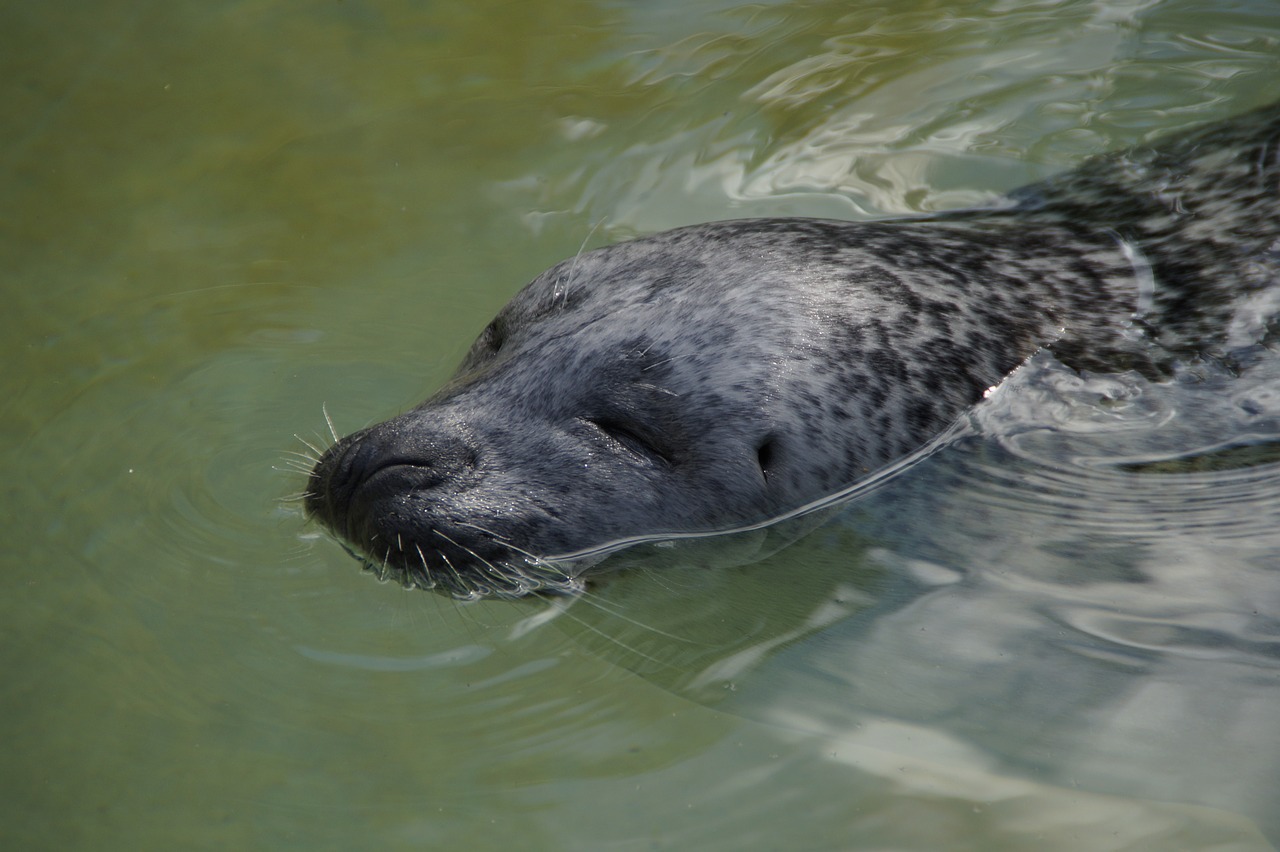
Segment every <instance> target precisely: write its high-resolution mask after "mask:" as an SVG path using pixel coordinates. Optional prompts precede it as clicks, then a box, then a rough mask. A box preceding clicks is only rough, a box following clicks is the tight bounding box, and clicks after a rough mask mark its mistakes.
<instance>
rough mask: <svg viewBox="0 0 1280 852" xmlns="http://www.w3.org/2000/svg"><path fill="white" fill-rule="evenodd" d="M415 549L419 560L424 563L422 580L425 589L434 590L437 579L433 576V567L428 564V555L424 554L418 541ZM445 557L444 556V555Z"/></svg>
mask: <svg viewBox="0 0 1280 852" xmlns="http://www.w3.org/2000/svg"><path fill="white" fill-rule="evenodd" d="M413 549H414V550H416V551H418V559H419V560H420V561H421V562H422V578H423V583H424V585H423V586H422V588H424V589H434V588H435V587H436V578H435V577H433V576H432V575H431V566H430V565H429V564H427V554H425V553H423V552H422V545H420V544H418V543H417V542H416V541H415V542H414V543H413ZM442 555H443V554H442Z"/></svg>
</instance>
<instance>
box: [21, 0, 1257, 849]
mask: <svg viewBox="0 0 1280 852" xmlns="http://www.w3.org/2000/svg"><path fill="white" fill-rule="evenodd" d="M0 24H2V25H0V63H3V66H4V71H5V74H4V80H5V84H4V85H3V87H0V110H2V111H3V113H2V114H3V116H4V119H5V120H4V122H3V124H0V127H2V128H3V130H0V133H3V145H2V146H0V165H2V166H3V171H2V172H0V200H2V201H3V209H4V210H5V211H6V213H5V214H4V216H3V217H2V218H0V261H2V263H0V269H2V270H3V275H4V278H3V281H4V285H5V293H6V296H7V298H8V310H7V311H5V312H4V313H3V315H0V325H2V326H3V333H2V334H0V348H2V351H3V357H4V363H5V365H6V367H7V369H6V370H5V371H4V374H3V377H0V383H2V384H0V392H3V396H4V398H5V400H6V404H5V406H4V408H3V411H2V412H0V429H3V434H4V435H5V437H6V439H7V440H6V441H5V447H6V449H5V451H4V457H3V464H4V470H5V474H6V475H5V477H4V482H5V485H4V487H3V489H0V501H2V502H3V505H4V506H5V508H6V512H5V514H6V517H8V518H9V519H10V520H9V525H8V536H7V544H6V547H5V548H4V554H5V557H4V558H5V564H6V567H7V570H6V571H5V572H4V576H5V580H4V583H5V592H4V594H3V596H0V624H3V625H4V627H5V634H4V635H5V641H4V643H3V648H4V654H5V665H6V672H7V677H6V679H5V686H4V687H3V689H0V702H2V703H0V718H3V720H4V721H5V723H6V729H7V732H8V737H7V746H6V754H5V759H4V761H3V766H4V768H3V770H0V785H3V793H4V795H3V796H0V802H3V804H0V837H3V838H4V841H5V842H4V845H5V846H6V847H7V848H26V849H34V848H48V849H66V848H95V849H116V848H119V849H126V848H127V849H140V848H144V849H150V848H166V849H168V848H232V847H234V848H271V849H284V848H306V849H330V848H332V849H346V848H357V847H372V848H391V849H394V848H405V849H410V848H414V849H418V848H468V849H509V848H523V849H600V848H620V849H629V848H677V849H685V848H697V849H734V850H738V849H744V848H788V849H793V848H812V849H856V848H895V849H922V850H926V849H928V850H934V849H982V850H993V849H1057V848H1060V849H1081V848H1089V849H1138V848H1152V849H1168V848H1223V849H1258V848H1268V845H1267V843H1266V841H1265V840H1264V839H1263V833H1265V834H1266V836H1267V837H1269V838H1270V841H1271V843H1272V844H1274V843H1276V842H1277V840H1278V838H1280V824H1277V822H1276V816H1275V814H1276V812H1277V809H1276V808H1275V807H1274V803H1275V802H1276V801H1277V800H1280V795H1277V791H1280V777H1277V776H1278V775H1280V747H1277V745H1276V741H1277V738H1276V736H1275V734H1276V732H1277V730H1280V719H1277V714H1280V711H1278V710H1277V709H1276V708H1277V707H1280V627H1278V625H1277V620H1276V619H1277V613H1280V576H1277V565H1280V539H1278V538H1277V530H1278V529H1280V523H1277V521H1280V460H1278V459H1277V454H1276V452H1275V449H1274V448H1275V446H1276V442H1277V440H1280V438H1278V436H1280V390H1278V388H1280V381H1278V380H1277V375H1278V374H1280V373H1278V371H1277V367H1276V364H1275V361H1274V358H1269V357H1268V356H1266V355H1265V353H1260V354H1259V356H1258V361H1257V363H1256V364H1255V365H1254V366H1253V367H1252V368H1251V369H1250V370H1249V371H1247V373H1246V374H1245V375H1244V376H1241V377H1232V376H1226V375H1223V374H1221V373H1220V372H1217V371H1215V370H1213V369H1212V365H1209V366H1208V367H1206V368H1205V369H1204V370H1202V371H1201V372H1200V373H1193V374H1188V375H1186V376H1184V377H1183V378H1182V379H1180V380H1179V381H1178V382H1174V383H1170V384H1167V385H1159V386H1156V385H1150V384H1149V383H1144V382H1142V381H1141V380H1139V379H1136V378H1134V377H1131V376H1120V377H1084V378H1081V377H1075V376H1071V375H1066V374H1063V373H1062V372H1061V371H1059V370H1057V369H1055V367H1054V365H1052V364H1042V363H1033V364H1031V365H1028V366H1029V369H1028V370H1026V371H1025V372H1024V373H1023V374H1021V375H1020V376H1019V377H1017V378H1016V379H1015V381H1014V382H1012V383H1011V384H1010V385H1009V386H1007V387H1005V388H1002V390H1001V392H1000V393H999V394H997V396H996V397H995V398H993V399H992V400H991V401H990V404H989V405H987V406H984V407H983V408H982V409H981V410H980V411H979V412H977V413H975V415H974V421H973V423H972V424H971V433H970V434H969V436H968V437H966V438H964V439H962V440H960V441H958V442H956V443H955V444H953V445H952V446H950V447H948V448H946V449H945V450H943V451H942V452H940V453H938V454H936V455H934V456H931V457H930V458H929V459H927V460H926V461H924V462H922V463H921V464H920V465H917V466H915V467H912V468H911V469H909V470H908V471H907V472H906V473H904V474H902V475H900V476H898V477H895V478H894V479H892V480H891V481H890V482H889V483H888V484H886V485H885V486H884V487H882V488H880V489H878V490H876V491H874V492H873V493H871V494H869V495H867V496H865V497H864V498H863V499H860V500H858V501H856V502H855V503H852V504H850V505H849V506H847V507H846V508H845V509H843V510H842V511H841V512H840V513H838V514H837V515H836V516H834V517H833V518H831V519H830V521H829V522H828V524H827V525H825V526H824V527H822V528H821V529H820V530H818V531H817V532H815V533H813V534H811V535H809V536H807V537H805V538H803V539H802V540H801V541H799V542H798V543H796V544H795V545H794V546H792V547H789V548H785V549H782V550H780V551H778V552H775V553H772V554H771V555H766V553H765V552H762V551H755V550H753V548H754V547H757V546H759V544H760V543H759V542H756V541H751V540H743V539H737V540H731V541H723V542H714V541H713V542H708V543H707V546H706V547H705V548H703V549H701V550H687V549H686V550H682V549H679V548H677V549H675V550H674V551H672V552H671V553H663V552H653V553H641V554H638V555H637V556H636V558H635V569H636V570H633V571H630V572H626V573H623V574H619V575H618V576H617V577H616V578H615V579H614V580H612V581H611V582H609V583H607V584H605V585H603V586H602V587H601V588H600V589H599V590H597V591H596V592H594V593H593V594H592V595H590V596H588V597H587V598H585V599H583V600H580V601H577V602H575V603H573V604H571V605H570V606H569V607H567V608H563V607H559V606H552V605H549V604H547V603H545V602H539V601H530V602H521V603H509V602H484V603H479V604H474V605H468V606H461V605H458V604H456V603H454V602H451V601H448V600H444V599H441V598H437V597H433V596H430V595H425V594H421V593H405V592H402V591H401V590H399V589H397V588H396V587H394V586H391V585H383V584H379V583H377V582H376V581H374V580H373V578H372V577H371V576H369V575H368V574H362V573H361V572H360V571H358V569H357V567H356V565H355V564H354V563H353V562H352V561H351V560H350V559H349V558H348V557H347V556H346V555H345V554H343V553H342V552H341V551H340V550H339V549H338V548H337V547H336V546H335V545H334V544H333V543H332V542H329V541H327V540H325V539H323V538H321V537H319V536H318V535H317V531H316V530H315V529H314V527H311V526H308V525H307V524H306V523H305V522H304V519H303V518H302V517H301V516H300V513H299V511H298V506H297V504H296V502H291V501H289V500H287V499H282V498H287V497H288V496H289V495H293V494H296V493H297V492H299V491H300V490H301V488H302V487H303V480H302V478H301V476H300V475H298V474H297V473H296V472H294V471H293V470H292V469H291V468H290V466H289V462H288V459H289V456H288V453H289V452H290V451H305V449H304V446H303V444H302V443H301V442H299V441H298V440H297V439H295V438H294V434H295V433H297V434H299V435H301V436H302V437H303V438H305V439H306V440H308V441H312V442H315V441H320V442H323V441H325V440H327V438H326V433H327V427H326V425H325V419H324V415H323V413H322V407H324V408H327V410H328V412H329V414H330V416H331V417H332V419H333V420H334V422H335V424H336V425H337V427H338V428H339V429H341V430H344V431H348V430H352V429H355V428H358V427H360V426H362V425H365V424H366V423H368V422H371V421H373V420H376V419H382V418H384V417H386V416H389V415H391V414H394V413H396V412H397V411H400V410H403V409H404V408H407V407H408V406H410V405H412V404H413V403H414V402H416V401H417V400H419V399H420V398H422V397H423V396H425V394H426V393H427V392H429V391H430V390H431V389H433V388H434V387H435V386H437V385H438V384H439V383H440V382H442V381H443V380H444V379H445V378H447V376H448V375H449V373H450V372H451V370H452V367H453V366H454V364H455V363H456V362H457V360H458V359H459V358H460V356H461V354H462V353H463V352H464V351H465V349H466V347H467V346H468V344H469V343H470V340H471V339H472V337H473V336H474V335H475V334H476V333H477V332H478V331H479V330H480V329H481V328H482V327H483V326H484V324H485V323H486V322H487V321H488V319H489V318H490V316H491V315H492V314H493V313H494V312H495V311H496V309H497V308H498V307H499V306H500V305H501V304H502V303H503V302H505V301H506V299H507V298H509V296H510V295H511V294H512V293H514V292H515V290H516V289H517V288H518V287H519V286H520V285H521V284H523V283H524V282H525V281H527V280H528V279H530V278H532V277H533V276H534V275H535V274H537V273H538V272H539V271H541V270H542V269H543V268H545V267H546V266H548V265H549V264H551V263H552V262H554V261H556V260H559V259H560V258H562V257H565V256H568V255H571V254H573V253H574V252H576V251H578V250H579V249H580V248H581V247H583V246H584V245H588V246H590V245H599V244H604V243H607V242H610V241H613V240H616V239H621V238H624V237H627V236H630V235H633V234H639V233H647V232H650V231H653V230H658V229H662V228H668V227H673V226H676V225H681V224H686V223H690V222H696V221H704V220H708V219H716V218H728V217H735V216H756V215H816V216H839V217H850V218H854V217H856V218H862V217H869V216H876V215H894V214H901V213H913V212H921V211H932V210H941V209H951V208H956V207H964V206H970V205H975V204H982V203H986V202H988V201H990V200H991V199H993V198H995V197H996V196H997V195H998V193H1000V192H1002V191H1005V190H1007V189H1010V188H1012V187H1015V186H1018V185H1020V184H1022V183H1025V182H1027V181H1030V180H1034V179H1038V178H1040V177H1043V176H1045V175H1048V174H1051V173H1054V172H1056V171H1059V170H1062V169H1065V168H1067V167H1070V166H1071V165H1073V164H1075V163H1077V162H1079V161H1080V160H1081V159H1082V158H1083V157H1085V156H1087V155H1089V154H1091V153H1095V152H1099V151H1103V150H1108V149H1111V148H1114V147H1118V146H1122V145H1126V144H1132V143H1140V142H1143V141H1146V140H1148V139H1152V138H1156V137H1158V136H1159V135H1160V134H1162V133H1164V132H1167V131H1168V130H1170V129H1171V128H1177V127H1181V126H1184V125H1186V124H1189V123H1193V122H1198V121H1205V120H1212V119H1216V118H1223V117H1227V116H1230V115H1232V114H1235V113H1237V112H1240V111H1243V110H1244V109H1247V108H1249V107H1252V106H1255V105H1259V104H1262V103H1266V102H1269V101H1271V100H1275V99H1276V98H1277V97H1280V58H1278V57H1280V10H1277V9H1276V8H1275V6H1274V4H1273V3H1270V2H1266V0H1254V2H1247V0H1240V2H1233V3H1227V4H1224V3H1220V2H1213V3H1211V2H1206V1H1205V0H1199V2H1192V1H1191V0H1181V1H1180V2H1179V1H1178V0H1131V2H1102V0H1098V2H1036V3H1024V2H1003V0H985V2H976V1H975V2H965V3H954V2H947V3H942V2H934V0H912V1H911V2H904V1H903V0H898V2H895V3H893V4H889V5H884V6H882V5H880V4H848V3H834V2H832V3H823V2H815V3H751V4H747V3H735V2H726V0H697V2H687V0H686V2H680V3H674V2H664V3H629V2H617V1H616V0H615V2H607V0H592V2H585V1H584V2H573V1H572V0H570V2H564V0H560V2H541V0H535V1H534V2H524V3H518V4H510V3H494V2H485V0H481V2H469V3H465V4H464V3H452V4H447V3H408V2H387V3H381V4H372V3H364V2H355V0H345V2H340V3H327V4H321V5H315V6H310V7H297V6H296V5H292V4H283V3H279V2H276V0H245V2H238V3H228V4H213V5H211V4H205V3H191V2H185V3H168V4H149V3H119V2H103V3H98V4H93V5H92V6H85V5H84V4H72V3H67V2H51V3H44V4H39V5H35V4H29V5H26V6H15V7H13V8H10V9H8V10H6V11H5V12H3V13H0ZM768 549H769V548H768V547H767V546H766V547H765V551H767V550H768ZM734 563H749V564H734Z"/></svg>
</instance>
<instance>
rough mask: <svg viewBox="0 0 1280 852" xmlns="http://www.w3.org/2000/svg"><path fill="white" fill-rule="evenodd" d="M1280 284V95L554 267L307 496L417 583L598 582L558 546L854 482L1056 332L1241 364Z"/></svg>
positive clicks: (319, 470)
mask: <svg viewBox="0 0 1280 852" xmlns="http://www.w3.org/2000/svg"><path fill="white" fill-rule="evenodd" d="M1278 286H1280V105H1273V106H1271V107H1266V108H1264V109H1261V110H1257V111H1255V112H1253V113H1250V114H1247V115H1245V116H1242V117H1240V118H1237V119H1235V120H1232V121H1229V122H1224V123H1221V124H1217V125H1212V126H1210V127H1208V128H1205V129H1200V130H1195V131H1192V132H1190V133H1186V134H1183V135H1181V136H1178V137H1175V138H1174V139H1173V140H1172V141H1169V142H1166V143H1164V144H1162V145H1160V146H1158V147H1156V148H1152V149H1144V150H1140V151H1135V152H1125V153H1121V154H1116V155H1109V156H1106V157H1102V158H1097V159H1095V160H1092V161H1090V162H1089V163H1086V164H1085V165H1084V166H1083V167H1081V168H1080V169H1078V170H1076V171H1074V172H1071V173H1068V174H1067V175H1065V176H1062V177H1060V178H1057V179H1054V180H1050V181H1047V182H1045V183H1041V184H1037V185H1033V186H1031V187H1027V188H1025V189H1023V190H1020V191H1018V192H1016V193H1013V194H1012V195H1011V196H1010V203H1009V204H1008V205H1007V206H1006V207H1005V208H1004V209H998V210H991V211H972V212H962V213H953V214H946V215H942V216H936V217H930V218H922V219H904V220H895V221H886V222H872V223H854V222H838V221H822V220H811V219H759V220H741V221H731V222H717V223H711V224H706V225H698V226H694V227H689V228H680V229H676V230H673V231H668V232H665V233H662V234H658V235H656V236H653V237H648V238H645V239H639V240H635V241H632V242H628V243H622V244H619V245H615V246H611V247H609V248H605V249H600V250H597V251H592V252H587V253H585V254H582V255H580V256H578V257H576V258H573V259H571V260H568V261H565V262H564V263H561V264H559V265H558V266H556V267H553V268H552V269H550V270H548V271H547V272H545V273H544V274H542V275H541V276H539V277H538V278H537V279H535V280H534V281H533V282H532V283H530V284H529V285H528V286H527V287H526V288H524V289H523V290H522V291H521V292H520V293H519V294H518V295H517V296H516V297H515V298H514V299H512V301H511V302H510V303H509V304H508V305H507V306H506V307H505V308H503V310H502V311H501V312H500V313H499V315H498V316H497V317H496V318H495V319H494V321H493V322H492V323H491V324H490V325H489V326H488V327H487V328H486V329H485V331H484V332H483V333H482V334H481V336H480V338H479V339H478V340H477V341H476V343H475V345H474V346H473V347H472V349H471V351H470V353H469V354H468V356H467V357H466V359H465V361H464V362H463V364H462V365H461V367H460V368H459V371H458V374H457V376H456V377H455V379H454V380H453V381H452V382H451V383H450V384H449V385H448V386H446V387H445V388H443V389H442V390H440V391H439V392H438V393H437V394H435V395H434V396H433V397H431V398H430V399H428V400H427V401H426V402H425V403H423V404H422V405H421V406H419V407H418V408H415V409H414V410H413V411H410V412H408V413H407V414H404V415H402V416H400V417H397V418H394V419H392V420H389V421H387V422H386V423H383V424H380V425H378V426H374V427H372V428H370V429H366V430H363V431H361V432H358V433H356V434H354V435H350V436H348V437H346V438H344V439H342V440H340V441H338V442H336V443H335V444H334V445H333V446H332V447H331V448H330V449H329V450H328V451H327V452H326V453H325V455H324V457H323V458H322V459H321V460H320V461H319V463H318V464H317V465H316V467H315V469H314V471H313V472H312V475H311V480H310V483H309V488H308V493H307V496H306V505H307V509H308V511H309V513H310V514H311V515H312V516H314V517H316V518H318V519H319V520H320V521H321V522H322V523H324V524H325V525H326V526H328V527H329V528H330V529H332V530H333V531H335V532H336V533H337V534H338V535H339V536H341V537H343V538H344V539H346V540H347V541H349V542H351V544H352V545H353V546H354V547H355V548H356V549H357V550H359V551H360V552H361V553H362V554H363V555H364V557H365V558H367V559H368V560H369V562H370V564H372V565H374V566H376V567H379V568H380V570H386V571H390V572H392V573H394V574H395V575H397V576H398V577H400V578H401V579H402V580H403V581H404V582H406V583H409V584H416V585H420V586H424V587H439V588H442V589H443V590H445V591H448V592H450V593H452V594H455V595H458V596H477V595H486V594H498V595H508V596H517V595H521V594H526V593H528V592H531V591H538V590H553V591H557V590H558V591H566V590H573V589H575V588H577V587H578V586H579V583H580V581H579V579H578V578H576V577H574V576H571V575H570V573H569V569H566V568H564V567H562V566H560V565H558V564H555V563H554V562H549V561H547V560H544V559H542V558H540V557H548V556H553V555H558V554H565V553H570V552H573V551H578V550H581V549H583V548H587V547H592V546H596V545H600V544H603V543H606V542H608V541H612V540H616V539H621V538H627V537H631V536H636V535H645V534H658V533H676V532H690V531H711V530H716V529H724V528H729V527H733V526H737V525H741V524H744V523H751V522H757V521H760V520H762V519H766V518H769V517H773V516H776V515H778V514H780V513H783V512H785V511H787V510H788V509H792V508H794V507H796V506H798V505H801V504H804V503H807V502H810V501H812V500H814V499H817V498H820V497H822V496H823V495H826V494H830V493H832V492H834V491H836V490H838V489H840V488H842V487H844V486H847V485H849V484H851V483H852V482H854V481H856V480H858V479H859V478H860V477H862V476H864V475H866V474H867V473H868V472H870V471H873V470H875V469H877V468H879V467H882V466H883V465H885V464H887V463H889V462H891V461H893V460H894V459H897V458H900V457H901V456H903V455H904V454H906V453H909V452H911V451H913V450H914V449H916V448H918V447H920V446H921V445H922V444H924V443H925V442H927V441H928V440H930V439H931V438H933V437H935V436H936V435H937V434H939V433H940V432H941V431H943V430H944V429H945V428H946V427H947V426H948V425H949V424H951V423H952V422H953V421H954V420H955V419H956V418H957V417H958V416H959V415H960V414H962V413H963V412H964V411H965V410H966V409H967V408H969V407H970V406H972V405H973V404H974V403H975V402H976V401H978V400H979V399H980V398H981V396H982V394H983V393H984V392H985V391H986V390H987V389H988V388H990V387H992V386H994V385H996V384H998V383H999V382H1000V381H1001V380H1002V379H1003V378H1004V377H1005V376H1006V375H1007V374H1008V373H1009V372H1011V371H1012V370H1013V369H1015V368H1016V367H1017V366H1018V365H1019V364H1021V363H1022V362H1023V361H1025V360H1026V358H1028V357H1029V356H1030V355H1031V354H1033V353H1034V352H1036V351H1037V350H1039V349H1042V348H1045V347H1048V348H1050V349H1051V350H1052V351H1053V352H1054V354H1055V355H1056V356H1057V357H1058V358H1059V359H1060V360H1062V361H1063V362H1064V363H1066V364H1068V365H1069V366H1072V367H1075V368H1077V369H1082V370H1094V371H1104V370H1105V371H1117V370H1124V369H1131V368H1132V369H1138V370H1140V371H1142V372H1143V373H1145V374H1147V375H1149V376H1159V375H1163V374H1165V373H1167V371H1168V370H1169V369H1170V368H1171V367H1172V365H1174V364H1176V363H1178V362H1180V361H1186V360H1188V359H1194V358H1200V357H1211V358H1217V359H1223V360H1227V361H1230V360H1231V359H1232V358H1234V357H1236V355H1237V354H1239V352H1240V351H1242V350H1244V349H1247V348H1248V347H1250V346H1256V345H1259V344H1263V343H1266V342H1269V341H1270V339H1271V338H1273V337H1274V336H1275V332H1276V326H1275V322H1276V321H1275V312H1276V309H1277V304H1276V303H1277V297H1276V291H1277V288H1278Z"/></svg>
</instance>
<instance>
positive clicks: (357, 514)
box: [305, 418, 476, 538]
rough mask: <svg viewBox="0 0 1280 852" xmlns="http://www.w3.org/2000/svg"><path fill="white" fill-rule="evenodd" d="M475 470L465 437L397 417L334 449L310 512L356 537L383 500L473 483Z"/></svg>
mask: <svg viewBox="0 0 1280 852" xmlns="http://www.w3.org/2000/svg"><path fill="white" fill-rule="evenodd" d="M475 467H476V452H475V449H474V447H473V446H472V444H471V443H470V442H468V441H467V440H466V439H465V438H464V437H463V436H462V435H460V434H457V433H456V432H453V431H450V430H447V429H443V428H436V429H432V428H424V427H423V426H422V425H421V424H416V423H413V422H412V421H408V420H405V419H403V418H397V419H395V420H390V421H387V422H386V423H383V424H380V425H378V426H374V427H372V428H370V429H365V430H363V431H361V432H356V433H353V434H351V435H348V436H347V437H345V438H343V439H342V440H340V441H338V443H336V444H334V445H333V446H332V447H330V448H329V449H328V451H327V452H325V454H324V456H322V457H321V459H320V461H319V462H318V463H317V464H316V466H315V468H314V469H313V470H312V471H311V478H310V480H309V482H308V488H307V498H306V501H305V504H306V509H307V512H308V514H310V515H312V516H313V517H316V518H318V519H319V520H321V521H322V522H323V523H325V524H326V525H328V526H329V527H330V528H332V529H333V530H334V531H335V532H338V533H339V534H345V535H347V536H348V537H349V538H353V537H356V536H353V535H352V533H353V532H354V531H355V530H356V529H358V528H359V527H361V526H362V521H363V520H364V519H365V518H367V517H368V516H369V514H370V513H371V512H372V510H373V509H374V506H375V504H376V503H378V502H379V501H381V500H385V499H386V498H389V497H395V496H397V495H403V494H408V493H415V492H422V491H429V490H431V489H434V488H438V487H441V486H442V485H445V484H447V483H450V482H458V481H461V480H465V479H468V478H469V474H470V473H471V472H472V471H474V470H475Z"/></svg>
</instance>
